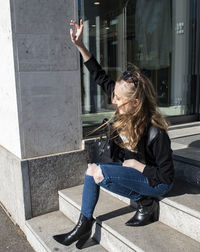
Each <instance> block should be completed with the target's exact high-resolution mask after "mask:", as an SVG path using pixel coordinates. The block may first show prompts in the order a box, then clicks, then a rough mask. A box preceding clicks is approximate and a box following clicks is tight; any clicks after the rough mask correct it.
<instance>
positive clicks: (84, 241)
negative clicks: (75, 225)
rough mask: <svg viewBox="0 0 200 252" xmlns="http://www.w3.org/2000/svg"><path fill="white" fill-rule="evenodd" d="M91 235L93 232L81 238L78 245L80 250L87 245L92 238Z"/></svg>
mask: <svg viewBox="0 0 200 252" xmlns="http://www.w3.org/2000/svg"><path fill="white" fill-rule="evenodd" d="M91 234H92V232H89V233H87V234H85V235H83V236H81V238H80V239H79V240H78V242H77V243H76V247H77V248H78V249H81V248H82V247H83V245H84V244H85V243H86V241H87V240H88V239H89V238H90V236H91Z"/></svg>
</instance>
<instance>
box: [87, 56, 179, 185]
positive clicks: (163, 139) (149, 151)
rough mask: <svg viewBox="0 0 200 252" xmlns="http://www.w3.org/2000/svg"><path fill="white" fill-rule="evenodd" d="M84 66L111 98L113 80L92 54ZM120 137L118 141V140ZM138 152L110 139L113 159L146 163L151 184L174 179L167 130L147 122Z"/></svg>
mask: <svg viewBox="0 0 200 252" xmlns="http://www.w3.org/2000/svg"><path fill="white" fill-rule="evenodd" d="M84 64H85V66H86V67H87V69H88V70H89V72H90V74H91V75H92V77H93V79H94V81H95V83H96V84H98V85H100V86H101V87H102V88H103V90H104V91H105V92H106V94H107V95H108V97H109V99H111V93H112V91H113V90H114V86H115V81H113V80H111V79H110V77H109V76H108V75H107V74H106V73H105V71H104V70H103V69H102V67H101V66H100V64H99V63H98V62H97V61H96V59H95V58H94V56H92V57H91V58H90V59H89V60H88V61H86V62H85V63H84ZM120 139H121V138H120V137H119V138H118V141H120ZM137 147H138V153H134V152H131V151H129V150H128V149H122V148H121V147H120V146H118V145H117V144H116V143H115V142H114V141H111V158H112V160H113V161H118V160H120V161H124V160H126V159H131V158H134V159H136V160H138V161H140V162H143V163H145V164H146V166H145V168H144V170H143V174H144V175H145V176H146V177H147V178H148V181H149V184H150V185H151V186H156V185H158V184H160V183H164V184H171V183H172V181H173V179H174V165H173V158H172V150H171V141H170V139H169V136H168V134H167V132H166V131H165V130H163V129H160V128H158V127H156V126H154V125H152V124H149V126H148V128H147V129H146V131H145V133H144V134H143V136H142V138H141V140H140V141H139V143H138V146H137Z"/></svg>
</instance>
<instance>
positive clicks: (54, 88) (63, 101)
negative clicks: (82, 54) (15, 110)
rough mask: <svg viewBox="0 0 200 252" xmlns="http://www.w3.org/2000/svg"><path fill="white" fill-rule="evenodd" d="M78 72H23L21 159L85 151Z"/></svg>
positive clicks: (21, 77)
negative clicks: (82, 149)
mask: <svg viewBox="0 0 200 252" xmlns="http://www.w3.org/2000/svg"><path fill="white" fill-rule="evenodd" d="M79 81H80V76H79V75H78V74H77V72H74V71H70V72H43V73H41V72H37V73H21V74H20V82H21V89H22V90H23V93H22V94H21V104H22V107H21V118H22V121H23V128H22V131H23V134H22V135H21V137H22V139H23V141H22V143H23V144H22V156H23V158H30V157H36V156H42V155H48V154H53V153H60V152H66V151H71V150H77V149H81V148H82V127H81V118H80V113H81V111H80V108H81V104H80V86H79V85H78V83H79Z"/></svg>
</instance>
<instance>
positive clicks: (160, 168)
mask: <svg viewBox="0 0 200 252" xmlns="http://www.w3.org/2000/svg"><path fill="white" fill-rule="evenodd" d="M70 25H72V26H74V27H75V29H76V31H74V30H73V29H70V34H71V40H72V42H73V43H74V45H75V46H76V47H77V49H78V50H79V51H80V53H81V55H82V57H83V59H84V64H85V66H86V67H87V68H88V70H89V72H90V74H91V75H92V77H93V78H94V80H95V83H96V84H98V85H100V86H101V87H102V88H103V90H104V91H105V92H106V93H107V95H108V97H109V98H110V99H111V101H112V103H113V104H115V105H116V111H115V113H114V115H113V117H111V119H110V120H109V121H108V122H106V123H109V122H110V121H111V120H112V119H113V118H114V122H113V124H112V128H113V137H112V141H111V157H112V160H113V162H111V163H93V164H88V168H87V171H86V173H85V180H84V187H83V193H82V206H81V214H80V217H79V220H78V223H77V225H76V226H75V227H74V229H73V230H72V231H71V232H69V233H66V234H61V235H55V236H54V239H55V240H56V241H57V242H59V243H61V244H63V245H66V246H67V245H70V244H72V243H73V242H75V241H78V243H77V247H79V248H81V247H82V246H83V244H84V243H85V242H86V241H87V240H88V239H89V237H90V236H91V232H92V231H91V230H92V225H93V223H94V221H95V220H94V218H93V212H94V209H95V206H96V204H97V201H98V198H99V189H100V187H104V188H105V189H107V190H109V191H111V192H113V193H116V194H119V195H122V196H124V197H127V198H129V199H131V200H133V201H136V202H137V203H138V209H137V212H136V213H135V215H134V216H133V217H132V218H131V219H130V220H128V221H127V222H126V223H125V225H127V226H143V225H147V224H149V223H151V222H154V221H157V220H158V210H159V203H158V200H157V199H156V197H158V196H161V195H164V194H166V193H167V192H168V191H169V190H170V189H171V188H172V186H173V182H174V166H173V160H172V150H171V146H170V145H171V142H170V139H169V137H168V134H167V132H166V130H167V128H168V124H167V122H166V121H165V119H164V118H163V117H162V116H161V114H160V113H159V111H158V108H157V104H156V94H155V91H154V88H153V85H152V83H151V81H150V80H149V79H148V78H147V77H146V76H145V75H144V74H143V73H142V72H141V71H140V69H139V68H137V67H136V66H134V68H133V69H132V70H130V71H128V70H126V71H125V72H124V73H123V74H122V75H121V76H120V77H119V79H118V80H117V81H116V82H115V81H113V80H111V79H110V78H109V76H108V75H107V74H106V73H105V71H104V70H103V69H102V67H101V66H100V65H99V63H98V62H97V61H96V59H95V58H94V56H93V55H92V54H91V53H90V52H89V51H88V50H87V48H86V47H85V46H84V44H83V42H82V33H83V21H82V20H81V21H80V24H77V23H76V22H75V21H73V20H72V21H71V23H70ZM106 123H105V125H106Z"/></svg>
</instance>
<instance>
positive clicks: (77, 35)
mask: <svg viewBox="0 0 200 252" xmlns="http://www.w3.org/2000/svg"><path fill="white" fill-rule="evenodd" d="M70 25H72V26H74V27H75V28H76V31H74V30H73V29H72V28H70V35H71V40H72V42H73V43H74V44H75V45H76V46H80V45H82V34H83V20H82V19H81V20H80V25H78V24H77V23H76V22H75V21H74V20H71V22H70Z"/></svg>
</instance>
